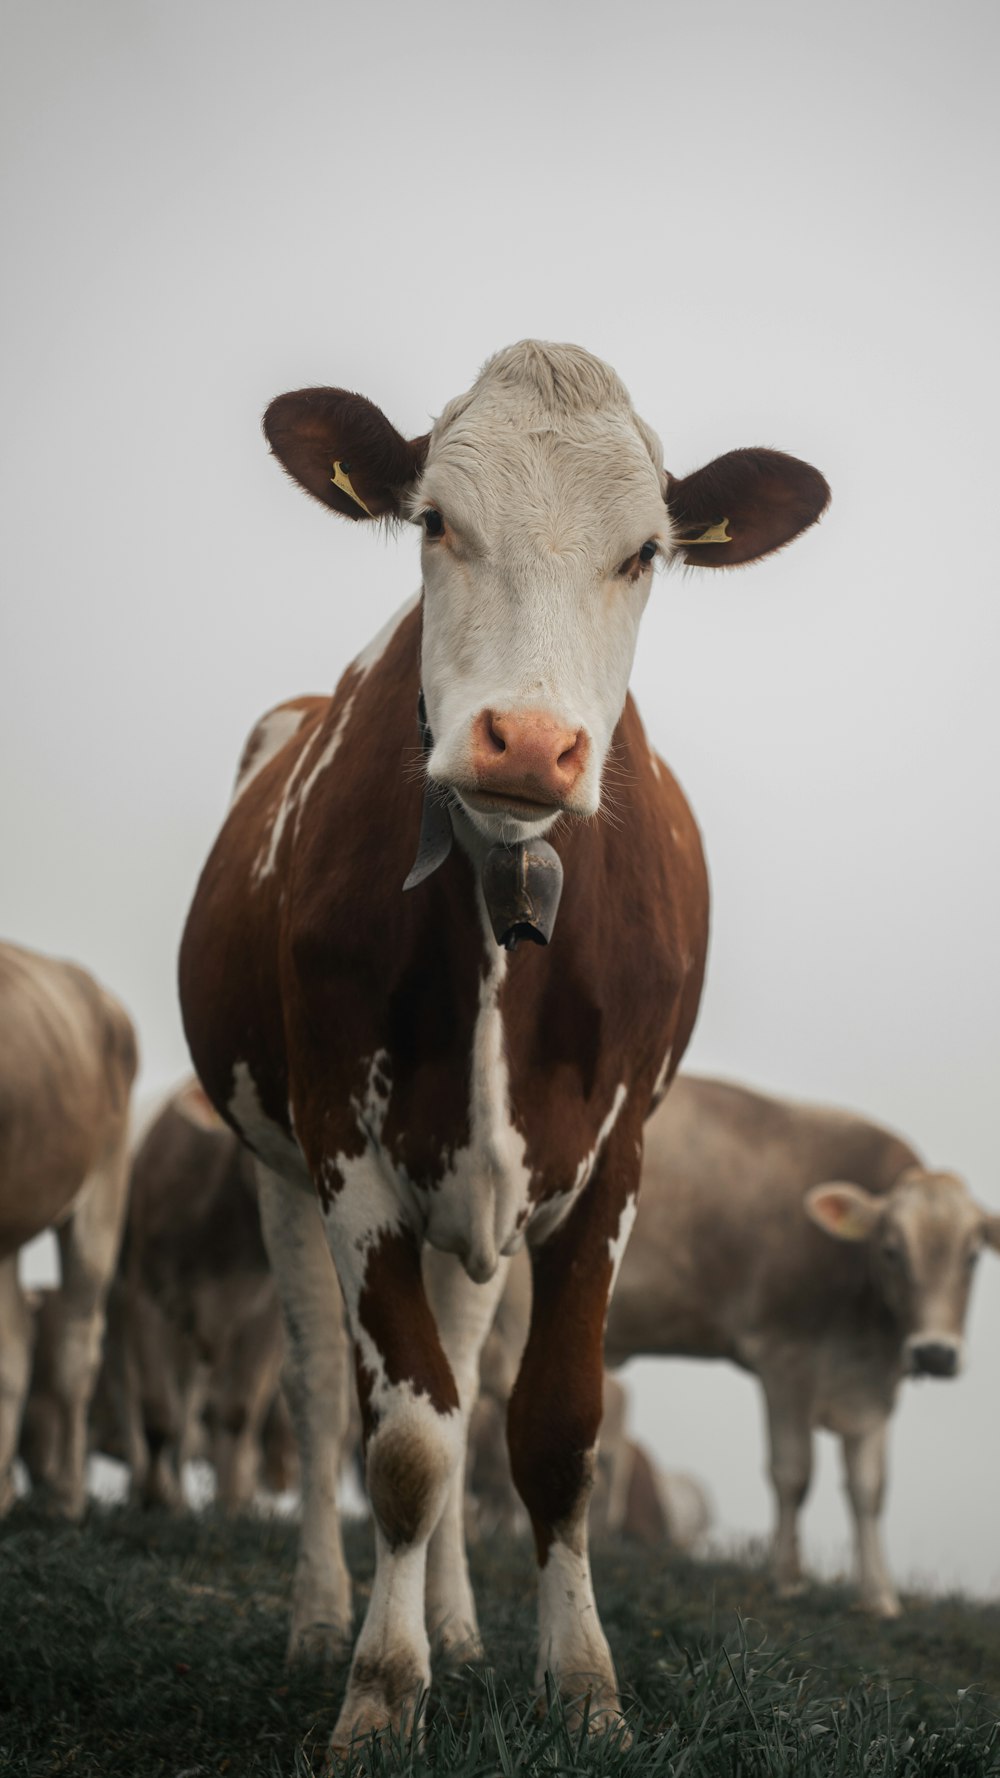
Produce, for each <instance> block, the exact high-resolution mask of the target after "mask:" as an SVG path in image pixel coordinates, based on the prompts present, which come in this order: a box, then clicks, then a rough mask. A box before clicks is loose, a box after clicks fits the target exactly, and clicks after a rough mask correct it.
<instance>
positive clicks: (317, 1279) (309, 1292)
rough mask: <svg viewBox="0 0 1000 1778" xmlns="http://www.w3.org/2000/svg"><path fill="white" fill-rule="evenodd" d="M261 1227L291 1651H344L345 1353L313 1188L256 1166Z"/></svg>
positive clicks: (347, 1611) (347, 1604)
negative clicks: (292, 1519)
mask: <svg viewBox="0 0 1000 1778" xmlns="http://www.w3.org/2000/svg"><path fill="white" fill-rule="evenodd" d="M257 1187H258V1193H259V1197H260V1214H261V1226H262V1228H263V1231H264V1241H265V1244H266V1246H267V1251H268V1256H269V1258H270V1261H271V1267H272V1270H273V1271H274V1276H275V1281H276V1283H277V1286H278V1294H279V1296H280V1297H281V1303H282V1309H283V1311H284V1319H285V1331H286V1333H287V1336H288V1361H287V1364H288V1392H289V1397H290V1402H291V1408H292V1414H293V1418H294V1421H295V1430H296V1434H297V1436H298V1441H299V1454H300V1459H301V1464H302V1530H301V1534H300V1538H299V1556H298V1564H297V1567H296V1571H295V1584H294V1590H293V1595H292V1625H291V1634H290V1638H289V1653H290V1654H292V1655H295V1654H299V1653H305V1652H310V1653H315V1654H325V1655H328V1656H331V1657H334V1658H337V1657H339V1656H340V1655H342V1654H343V1651H344V1646H345V1644H346V1642H347V1640H348V1639H349V1637H350V1633H351V1582H350V1577H349V1575H348V1572H347V1567H346V1564H345V1562H344V1551H343V1546H342V1544H341V1540H340V1518H339V1515H338V1512H337V1481H338V1478H339V1475H340V1469H341V1464H342V1459H343V1449H342V1448H343V1442H344V1439H345V1436H346V1432H347V1426H348V1418H349V1409H348V1390H349V1388H351V1387H352V1384H351V1381H350V1377H349V1368H350V1348H349V1344H348V1341H347V1337H346V1332H345V1329H344V1313H343V1307H342V1304H341V1300H340V1289H339V1286H338V1284H337V1276H336V1273H335V1271H334V1269H333V1263H332V1261H331V1259H330V1254H329V1251H328V1249H327V1244H326V1240H325V1238H324V1232H323V1224H322V1218H321V1216H320V1211H319V1205H318V1203H317V1201H316V1193H315V1188H314V1186H313V1185H312V1182H311V1181H309V1180H308V1179H306V1180H305V1181H304V1182H303V1183H301V1184H298V1185H295V1184H290V1183H289V1182H287V1181H286V1180H284V1179H280V1178H278V1177H277V1176H276V1175H275V1174H274V1173H272V1172H271V1171H270V1170H269V1169H268V1168H266V1167H263V1166H261V1165H260V1164H259V1163H258V1166H257Z"/></svg>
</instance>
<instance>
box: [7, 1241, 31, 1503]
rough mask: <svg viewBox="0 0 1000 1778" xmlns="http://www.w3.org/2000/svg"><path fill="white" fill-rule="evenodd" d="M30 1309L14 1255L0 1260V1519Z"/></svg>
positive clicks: (17, 1422)
mask: <svg viewBox="0 0 1000 1778" xmlns="http://www.w3.org/2000/svg"><path fill="white" fill-rule="evenodd" d="M33 1331H34V1330H33V1327H32V1320H31V1310H30V1309H29V1308H28V1305H27V1303H26V1302H25V1300H24V1293H23V1291H22V1290H21V1286H20V1284H19V1283H18V1277H17V1254H16V1253H11V1254H9V1255H8V1256H7V1258H6V1259H3V1260H0V1516H2V1515H3V1514H4V1513H6V1512H9V1510H10V1508H11V1506H12V1505H13V1502H14V1499H15V1495H16V1489H15V1487H14V1457H15V1455H16V1453H17V1442H18V1434H19V1433H20V1430H21V1416H22V1414H23V1412H24V1400H25V1396H26V1394H27V1390H28V1375H29V1371H30V1369H31V1345H32V1337H33Z"/></svg>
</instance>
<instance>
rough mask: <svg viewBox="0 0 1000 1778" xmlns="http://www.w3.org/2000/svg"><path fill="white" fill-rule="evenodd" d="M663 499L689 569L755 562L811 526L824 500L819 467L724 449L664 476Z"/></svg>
mask: <svg viewBox="0 0 1000 1778" xmlns="http://www.w3.org/2000/svg"><path fill="white" fill-rule="evenodd" d="M666 501H667V507H668V509H669V512H670V522H671V526H672V529H673V532H674V536H675V538H676V540H677V543H678V553H679V554H681V555H682V556H683V558H684V560H685V562H688V563H689V564H690V565H691V567H692V568H737V567H739V566H740V564H741V563H743V562H756V561H759V560H760V558H761V556H767V555H770V554H771V552H772V550H776V549H781V548H783V546H784V545H785V544H786V543H791V541H792V539H793V537H798V536H799V535H800V533H801V532H803V531H805V530H807V529H808V527H809V526H810V525H814V524H815V523H816V520H817V519H818V518H819V517H820V516H821V515H822V513H824V512H825V511H826V508H827V506H828V505H829V502H830V489H829V487H828V486H827V484H826V481H825V479H824V477H823V476H821V475H820V472H819V470H818V469H814V468H813V466H812V464H811V463H804V462H803V461H802V459H801V458H799V457H789V456H786V454H785V452H784V451H769V450H764V449H763V448H761V449H758V450H744V451H727V452H726V455H725V456H724V457H716V458H715V460H714V462H712V463H706V465H705V467H704V468H703V469H696V470H695V471H694V473H693V474H692V475H685V476H682V477H678V476H674V475H669V474H668V475H667V477H666Z"/></svg>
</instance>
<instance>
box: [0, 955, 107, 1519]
mask: <svg viewBox="0 0 1000 1778" xmlns="http://www.w3.org/2000/svg"><path fill="white" fill-rule="evenodd" d="M136 1066H137V1056H136V1044H135V1034H134V1032H133V1029H132V1025H131V1023H130V1021H129V1019H128V1016H127V1014H126V1013H125V1012H124V1011H123V1009H122V1007H121V1006H120V1005H119V1004H118V1001H117V1000H115V999H113V997H112V996H111V995H110V994H109V993H107V992H106V990H105V989H104V988H102V987H100V986H99V985H98V983H97V982H95V981H94V979H93V977H92V976H90V975H88V974H87V973H86V972H85V971H84V970H82V969H78V968H77V967H76V965H75V964H72V963H63V962H59V961H57V960H56V959H55V958H53V957H44V956H41V955H39V954H38V953H37V952H35V951H27V950H22V949H21V948H20V947H19V946H16V945H11V944H0V1512H5V1511H6V1510H7V1508H8V1507H9V1506H10V1504H11V1501H12V1500H13V1498H14V1479H13V1473H12V1465H13V1459H14V1455H15V1452H16V1451H17V1446H18V1435H19V1431H20V1423H21V1415H22V1412H23V1409H24V1402H25V1395H26V1392H27V1387H28V1377H29V1371H30V1365H31V1346H32V1339H33V1320H32V1315H31V1311H30V1308H29V1306H28V1303H27V1302H26V1300H25V1296H24V1293H23V1292H22V1290H21V1287H20V1284H19V1283H18V1277H17V1256H18V1251H19V1250H20V1248H21V1247H23V1246H24V1244H25V1242H26V1241H30V1240H31V1239H32V1237H33V1236H34V1235H37V1234H40V1233H41V1232H42V1230H43V1229H47V1228H54V1229H55V1231H56V1236H57V1239H58V1243H59V1257H60V1263H61V1269H62V1285H61V1288H60V1291H59V1298H58V1324H57V1332H56V1334H55V1337H54V1340H53V1349H52V1374H51V1387H52V1392H53V1397H54V1400H55V1402H56V1405H57V1408H58V1426H57V1428H56V1438H55V1441H54V1447H53V1448H52V1449H51V1450H50V1454H49V1472H50V1485H51V1498H52V1504H53V1506H54V1507H55V1508H56V1509H57V1510H58V1511H60V1512H62V1513H64V1514H65V1515H66V1516H67V1517H69V1518H79V1517H80V1516H81V1515H82V1513H83V1509H84V1504H85V1492H84V1468H85V1463H86V1454H87V1407H88V1404H89V1402H90V1397H91V1394H92V1391H93V1387H94V1380H95V1377H96V1375H97V1368H98V1364H99V1362H100V1355H101V1342H102V1339H103V1334H104V1306H105V1298H106V1296H107V1292H108V1286H109V1284H110V1282H111V1278H112V1275H113V1273H114V1268H115V1261H116V1259H117V1257H118V1247H119V1243H120V1240H121V1231H122V1222H123V1218H124V1214H125V1204H126V1197H127V1188H128V1117H129V1101H130V1095H131V1090H132V1082H133V1080H134V1078H135V1072H136Z"/></svg>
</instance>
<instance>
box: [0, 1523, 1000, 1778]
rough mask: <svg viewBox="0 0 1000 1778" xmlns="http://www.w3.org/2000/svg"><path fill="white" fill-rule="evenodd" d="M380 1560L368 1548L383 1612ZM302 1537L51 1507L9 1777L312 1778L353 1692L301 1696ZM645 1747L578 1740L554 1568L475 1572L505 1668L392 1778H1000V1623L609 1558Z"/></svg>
mask: <svg viewBox="0 0 1000 1778" xmlns="http://www.w3.org/2000/svg"><path fill="white" fill-rule="evenodd" d="M369 1543H370V1539H369V1534H368V1532H367V1529H366V1528H364V1527H352V1528H351V1531H350V1535H349V1539H348V1544H349V1555H350V1559H351V1564H352V1570H353V1572H354V1574H355V1576H356V1577H357V1578H358V1583H359V1584H358V1605H359V1610H361V1609H363V1605H364V1600H365V1596H366V1593H367V1584H368V1578H369V1576H370V1572H371V1559H370V1552H369ZM294 1553H295V1528H294V1526H291V1525H288V1524H286V1523H283V1522H280V1521H274V1520H243V1521H241V1522H238V1523H236V1524H227V1523H225V1522H224V1521H223V1520H221V1519H219V1518H216V1517H214V1516H212V1515H207V1516H205V1517H202V1518H200V1519H194V1518H186V1519H170V1518H168V1517H166V1516H163V1515H160V1514H145V1515H143V1514H139V1513H137V1512H133V1511H127V1510H111V1511H97V1510H95V1511H94V1512H93V1513H92V1515H91V1517H90V1518H89V1520H88V1522H87V1523H86V1525H84V1526H83V1527H81V1528H79V1529H77V1528H70V1527H64V1526H56V1525H52V1524H50V1523H49V1522H48V1521H46V1520H45V1519H44V1518H43V1517H42V1515H41V1513H40V1512H39V1511H38V1510H37V1509H34V1508H32V1507H31V1505H30V1504H23V1505H21V1506H19V1507H18V1508H17V1509H16V1510H15V1512H14V1513H13V1514H12V1515H11V1517H10V1518H9V1519H7V1520H6V1521H5V1522H4V1523H3V1525H2V1526H0V1774H2V1778H39V1775H40V1774H42V1773H45V1774H49V1773H65V1774H70V1775H72V1778H91V1775H94V1778H97V1775H100V1778H125V1775H126V1774H127V1775H128V1778H161V1775H162V1778H201V1775H202V1774H211V1773H229V1774H231V1775H232V1778H244V1775H246V1778H256V1775H258V1774H260V1775H263V1774H267V1775H268V1778H276V1775H278V1774H281V1775H282V1778H285V1775H288V1778H293V1775H294V1778H308V1775H309V1774H311V1773H312V1772H313V1771H314V1763H313V1762H315V1770H316V1771H317V1772H318V1771H319V1770H320V1769H321V1764H322V1754H323V1749H324V1747H325V1744H326V1741H327V1738H328V1736H329V1733H330V1730H331V1728H332V1726H333V1723H334V1720H335V1717H336V1713H337V1706H338V1704H339V1701H340V1695H341V1692H342V1689H343V1684H344V1679H345V1673H344V1671H340V1672H335V1673H333V1674H325V1673H323V1672H322V1671H320V1670H319V1669H313V1670H310V1669H308V1668H297V1669H294V1670H286V1669H285V1668H284V1665H283V1651H284V1642H285V1634H286V1619H287V1602H288V1592H289V1586H290V1579H291V1571H292V1565H293V1561H294ZM594 1568H595V1579H596V1584H597V1592H598V1598H599V1601H600V1603H601V1609H602V1613H603V1616H604V1621H605V1625H606V1627H607V1630H608V1635H609V1638H610V1641H611V1644H612V1648H613V1650H614V1653H615V1658H616V1661H617V1664H618V1671H619V1676H620V1678H621V1680H622V1683H623V1687H624V1691H625V1696H626V1699H627V1701H628V1718H629V1723H630V1727H631V1729H632V1734H633V1741H632V1745H631V1747H628V1748H625V1747H623V1746H622V1745H621V1744H620V1742H619V1741H616V1739H615V1738H614V1737H613V1736H610V1737H603V1738H601V1737H598V1738H593V1739H589V1740H588V1739H585V1738H583V1737H581V1736H580V1735H579V1734H578V1733H574V1732H571V1731H570V1730H569V1729H568V1728H567V1726H566V1724H565V1722H564V1720H563V1717H562V1713H561V1711H560V1709H559V1708H558V1705H557V1706H556V1707H555V1708H553V1709H552V1710H551V1711H549V1712H548V1713H545V1712H543V1711H539V1710H538V1709H537V1707H536V1702H535V1698H534V1693H533V1686H532V1671H533V1664H534V1651H533V1646H532V1643H533V1631H534V1621H535V1613H534V1564H533V1560H532V1557H531V1554H530V1552H529V1550H528V1549H527V1548H524V1547H522V1546H520V1545H516V1544H514V1545H512V1544H509V1543H504V1544H502V1545H498V1546H497V1547H494V1548H491V1549H486V1550H482V1551H479V1552H477V1553H476V1555H475V1558H474V1571H475V1579H476V1589H477V1596H478V1598H479V1601H480V1608H481V1616H482V1621H483V1630H484V1635H485V1638H486V1641H487V1646H488V1648H489V1651H490V1656H491V1660H492V1662H493V1663H495V1664H494V1665H492V1666H490V1667H483V1668H475V1669H474V1668H466V1669H464V1670H461V1671H459V1672H457V1673H453V1674H447V1675H444V1676H442V1677H441V1678H439V1679H437V1680H436V1683H435V1689H434V1693H433V1696H432V1701H431V1704H430V1707H429V1709H428V1715H427V1732H426V1739H425V1743H424V1746H423V1748H422V1749H414V1748H412V1747H407V1746H399V1745H398V1744H395V1743H393V1742H392V1741H391V1740H388V1741H386V1740H383V1741H382V1742H380V1743H378V1744H377V1745H376V1746H374V1747H371V1746H370V1747H369V1748H367V1749H366V1750H365V1752H364V1754H363V1755H362V1757H361V1760H360V1761H359V1762H357V1764H358V1769H363V1770H365V1771H366V1772H371V1773H372V1774H373V1775H381V1774H385V1775H386V1778H388V1775H389V1774H403V1773H405V1774H414V1775H419V1778H423V1775H424V1774H430V1773H434V1774H446V1773H447V1774H456V1775H459V1778H494V1775H497V1778H501V1775H502V1778H521V1775H524V1778H529V1775H531V1774H534V1773H539V1774H546V1775H548V1774H563V1773H564V1774H577V1773H579V1774H584V1773H586V1774H607V1775H609V1778H611V1775H614V1778H639V1775H640V1774H643V1775H645V1774H660V1773H662V1774H664V1775H666V1774H670V1775H671V1778H681V1775H684V1778H758V1774H759V1775H760V1778H786V1775H787V1778H791V1775H792V1774H794V1775H795V1778H799V1775H801V1778H813V1775H815V1778H820V1775H821V1774H822V1775H823V1778H825V1775H827V1774H852V1775H854V1774H865V1775H867V1774H871V1775H873V1778H875V1775H879V1778H881V1775H883V1774H892V1775H894V1778H908V1775H909V1774H916V1773H920V1774H928V1775H930V1778H937V1775H938V1774H940V1778H966V1774H968V1775H970V1778H971V1775H972V1774H976V1775H978V1774H980V1773H987V1772H997V1773H998V1774H1000V1726H998V1722H997V1718H998V1714H1000V1703H998V1702H997V1699H998V1696H1000V1607H998V1606H992V1605H989V1606H986V1605H972V1604H969V1603H966V1602H964V1601H962V1600H960V1599H947V1600H941V1599H937V1600H933V1601H929V1600H919V1599H915V1600H911V1601H909V1602H908V1604H909V1611H908V1614H907V1616H906V1617H905V1618H904V1619H903V1620H902V1621H901V1622H899V1623H897V1624H890V1625H879V1624H874V1623H871V1622H869V1621H868V1620H867V1619H864V1618H862V1617H860V1616H859V1615H858V1614H856V1613H855V1612H853V1611H852V1610H851V1607H850V1596H849V1595H848V1594H847V1593H845V1592H843V1591H841V1590H838V1589H836V1588H823V1589H819V1588H817V1589H815V1590H814V1591H813V1592H811V1593H809V1594H807V1595H806V1596H805V1597H804V1598H803V1599H800V1600H796V1601H794V1603H793V1604H782V1603H779V1602H778V1601H776V1600H775V1599H774V1598H773V1596H772V1594H771V1592H770V1590H769V1587H768V1584H767V1580H766V1576H765V1575H764V1573H763V1571H762V1570H761V1569H760V1568H759V1567H755V1566H752V1565H751V1566H749V1567H740V1566H738V1565H736V1564H735V1563H706V1564H701V1563H693V1562H685V1561H676V1560H675V1561H670V1562H668V1561H660V1560H655V1559H651V1558H650V1556H649V1555H648V1553H641V1552H631V1551H629V1550H627V1549H625V1550H623V1549H603V1550H600V1549H599V1550H598V1551H596V1552H595V1562H594Z"/></svg>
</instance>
